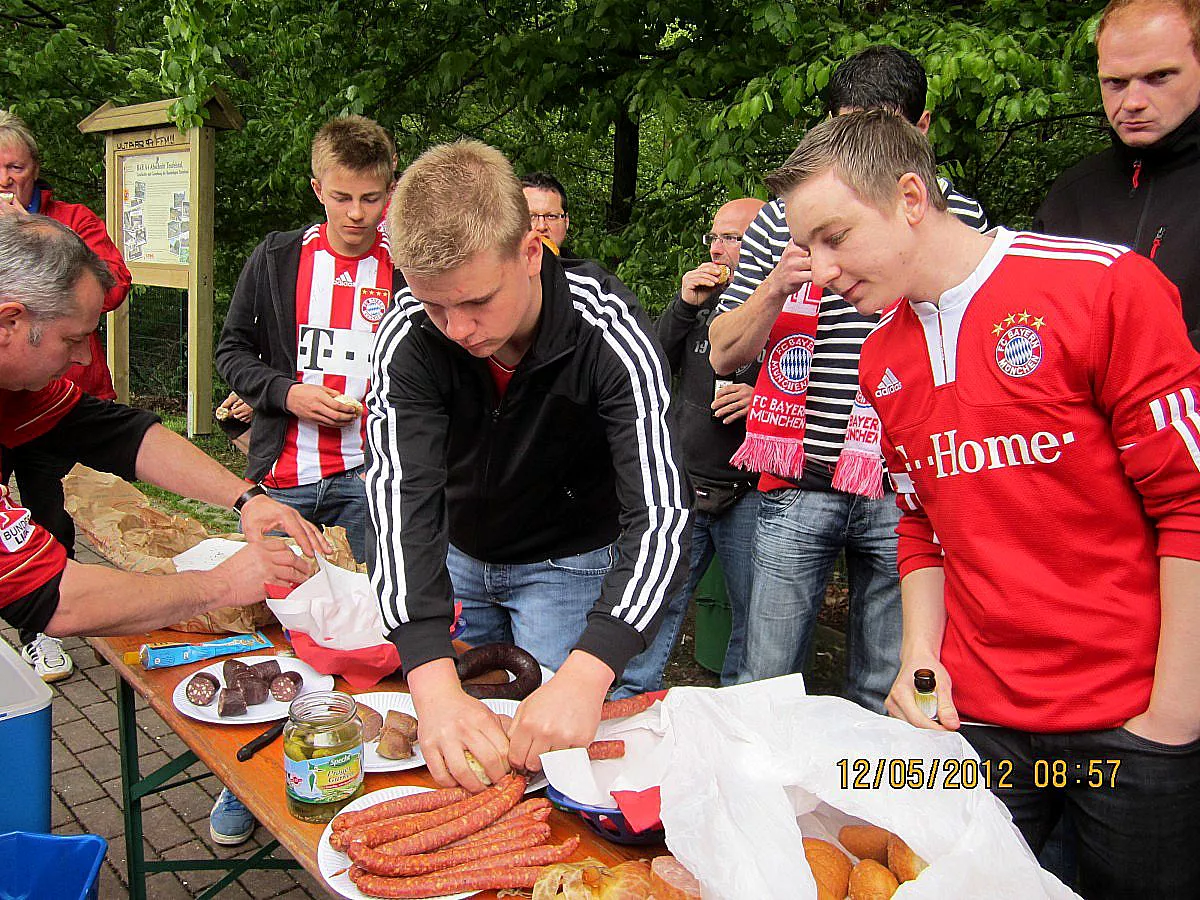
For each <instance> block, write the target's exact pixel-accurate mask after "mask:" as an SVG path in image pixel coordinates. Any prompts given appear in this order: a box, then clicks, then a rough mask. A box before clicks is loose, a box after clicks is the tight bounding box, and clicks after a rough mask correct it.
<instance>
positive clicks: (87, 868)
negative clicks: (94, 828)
mask: <svg viewBox="0 0 1200 900" xmlns="http://www.w3.org/2000/svg"><path fill="white" fill-rule="evenodd" d="M107 850H108V841H106V840H104V838H102V837H98V836H96V835H94V834H76V835H56V834H29V833H28V832H25V831H13V832H9V833H8V834H0V900H96V898H97V894H98V886H97V883H96V879H97V876H98V875H99V874H100V864H101V863H102V862H104V854H105V852H106V851H107Z"/></svg>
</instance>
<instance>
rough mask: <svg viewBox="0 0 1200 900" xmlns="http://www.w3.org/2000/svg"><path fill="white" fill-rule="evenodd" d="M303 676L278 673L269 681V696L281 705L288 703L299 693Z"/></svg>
mask: <svg viewBox="0 0 1200 900" xmlns="http://www.w3.org/2000/svg"><path fill="white" fill-rule="evenodd" d="M303 684H304V676H303V675H301V674H300V673H299V672H280V673H279V674H278V675H276V676H275V677H274V678H272V679H271V696H272V697H274V698H275V699H276V700H279V701H280V702H282V703H290V702H291V701H293V700H295V699H296V695H298V694H299V693H300V687H301V686H302V685H303Z"/></svg>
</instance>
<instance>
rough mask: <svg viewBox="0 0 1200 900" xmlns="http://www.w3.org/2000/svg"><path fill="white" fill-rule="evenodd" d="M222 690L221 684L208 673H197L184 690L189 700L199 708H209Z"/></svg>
mask: <svg viewBox="0 0 1200 900" xmlns="http://www.w3.org/2000/svg"><path fill="white" fill-rule="evenodd" d="M220 689H221V682H219V681H217V679H216V678H215V677H214V676H212V675H210V674H208V673H207V672H197V673H196V674H195V675H193V676H192V680H191V681H189V682H188V685H187V687H186V688H185V689H184V691H185V693H186V694H187V698H188V700H190V701H191V702H192V703H195V704H196V705H197V706H208V704H210V703H212V702H213V700H214V699H215V698H216V696H217V691H219V690H220Z"/></svg>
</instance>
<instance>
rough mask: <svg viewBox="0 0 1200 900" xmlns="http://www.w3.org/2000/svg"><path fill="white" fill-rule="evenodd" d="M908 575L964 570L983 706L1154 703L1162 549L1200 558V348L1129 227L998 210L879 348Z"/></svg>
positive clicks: (870, 356)
mask: <svg viewBox="0 0 1200 900" xmlns="http://www.w3.org/2000/svg"><path fill="white" fill-rule="evenodd" d="M860 373H861V379H862V380H861V386H862V392H863V394H864V395H866V397H867V398H868V399H869V400H870V401H871V402H872V403H873V404H874V405H875V408H876V410H877V411H878V412H879V416H880V419H881V421H882V423H883V428H884V432H885V436H884V441H883V449H884V454H885V456H886V458H887V463H888V468H889V469H890V471H891V473H892V478H893V483H894V484H895V486H896V488H897V492H898V493H897V502H898V503H899V504H900V507H901V509H902V511H903V513H904V515H903V516H902V517H901V521H900V526H899V529H898V530H899V535H900V545H899V566H900V574H901V577H903V576H905V575H907V574H908V573H909V572H912V571H914V570H917V569H921V568H927V567H931V566H938V567H942V568H944V571H945V583H946V588H945V603H946V630H945V635H944V638H943V642H942V654H941V659H942V662H943V664H944V665H945V666H946V668H947V670H948V671H949V673H950V676H951V678H952V679H953V690H954V702H955V704H956V705H957V707H958V710H959V712H960V714H961V715H962V716H963V718H964V719H967V720H974V721H981V722H989V723H993V724H997V725H1005V726H1008V727H1012V728H1018V729H1022V730H1027V731H1041V732H1056V731H1077V730H1084V729H1094V728H1107V727H1113V726H1115V725H1118V724H1120V723H1122V722H1124V721H1125V720H1126V719H1128V718H1130V717H1131V716H1134V715H1137V714H1138V713H1141V712H1143V711H1144V710H1145V709H1146V707H1147V705H1148V703H1149V698H1150V690H1151V687H1152V686H1153V679H1154V667H1155V660H1156V656H1157V646H1158V637H1159V620H1160V595H1159V564H1158V557H1159V556H1175V557H1182V558H1185V559H1200V414H1198V413H1197V399H1196V398H1197V396H1198V395H1200V356H1197V354H1196V351H1195V350H1193V349H1192V346H1191V344H1190V343H1189V341H1188V338H1187V334H1186V333H1185V329H1184V325H1183V319H1182V317H1181V315H1180V309H1179V293H1178V291H1176V290H1175V288H1174V286H1173V285H1171V284H1170V282H1168V281H1167V280H1166V278H1164V277H1163V276H1162V274H1161V273H1160V272H1159V271H1158V269H1157V268H1156V267H1155V266H1154V264H1153V263H1151V262H1149V261H1148V260H1146V259H1144V258H1142V257H1140V256H1138V255H1136V254H1134V253H1131V252H1129V251H1128V250H1127V249H1126V248H1124V247H1117V246H1113V245H1108V244H1100V243H1094V242H1090V241H1083V240H1074V239H1065V238H1054V237H1047V236H1044V235H1036V234H1028V233H1013V232H1010V231H1005V230H1003V229H998V230H997V232H996V237H995V240H994V243H993V246H992V247H991V248H990V250H989V251H988V253H987V254H986V256H985V257H984V259H983V260H982V262H981V263H980V265H979V266H978V268H977V269H976V270H975V272H974V273H973V274H972V275H971V276H970V277H969V278H968V279H967V280H966V281H965V282H963V283H962V284H960V285H958V286H957V287H955V288H952V289H951V290H949V291H947V292H946V293H945V294H943V295H942V296H941V297H940V298H939V300H938V302H937V303H936V304H934V303H924V302H920V303H918V302H911V303H901V304H899V305H898V306H897V307H895V308H894V309H893V310H891V311H890V312H889V313H887V314H885V315H884V317H883V319H882V320H881V322H880V324H879V326H878V328H877V329H876V330H875V331H874V332H873V333H872V335H871V336H870V337H869V338H868V339H867V341H866V343H865V344H864V346H863V352H862V360H861V364H860Z"/></svg>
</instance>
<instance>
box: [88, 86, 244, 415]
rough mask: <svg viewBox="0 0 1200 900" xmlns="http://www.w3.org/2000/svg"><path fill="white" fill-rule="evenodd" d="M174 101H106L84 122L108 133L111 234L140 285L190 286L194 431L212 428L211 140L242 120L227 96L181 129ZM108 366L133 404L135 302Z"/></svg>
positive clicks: (123, 311)
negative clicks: (200, 122)
mask: <svg viewBox="0 0 1200 900" xmlns="http://www.w3.org/2000/svg"><path fill="white" fill-rule="evenodd" d="M174 102H175V100H174V99H171V100H158V101H155V102H153V103H139V104H137V105H136V106H114V105H113V104H112V102H111V101H110V102H108V103H105V104H104V105H103V106H101V107H100V108H99V109H97V110H96V111H95V112H93V113H92V114H91V115H90V116H88V117H87V118H86V119H84V120H83V121H82V122H80V123H79V130H80V131H82V132H83V133H84V134H92V133H95V132H102V133H103V134H104V140H105V147H104V149H105V153H104V162H105V172H106V178H105V197H106V202H105V211H106V219H107V224H108V232H109V234H110V235H111V236H112V238H113V241H114V242H115V243H116V245H117V247H118V248H119V249H120V250H121V253H122V254H123V255H124V257H125V263H126V265H128V266H129V271H130V273H131V274H132V275H133V283H134V284H145V285H154V286H157V287H168V288H179V289H186V290H187V292H188V295H187V296H188V299H187V310H188V315H187V332H188V335H187V366H188V378H187V431H188V436H189V437H190V436H193V435H197V434H208V433H210V432H211V431H212V406H213V404H212V362H213V352H212V331H213V316H212V307H213V206H214V197H213V143H214V133H215V131H216V130H217V129H218V128H221V129H237V128H241V127H242V124H243V122H244V120H243V119H242V117H241V115H240V114H239V113H238V111H237V110H236V109H235V108H234V107H233V105H232V104H231V103H230V102H229V99H228V98H227V97H225V95H224V94H221V93H219V92H218V94H217V96H215V97H214V98H213V99H212V100H210V101H209V103H208V106H207V109H208V112H209V118H208V123H207V124H206V125H204V126H202V127H200V128H190V129H188V130H187V131H180V130H179V129H178V128H176V127H175V126H174V125H173V124H172V123H171V119H170V116H169V115H168V110H169V109H170V107H171V104H173V103H174ZM108 365H109V369H111V371H112V377H113V386H114V388H115V389H116V392H117V398H118V399H119V400H120V401H121V402H123V403H127V402H129V304H128V303H126V304H123V305H122V306H121V308H120V309H118V310H116V311H115V312H111V313H109V314H108Z"/></svg>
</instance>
